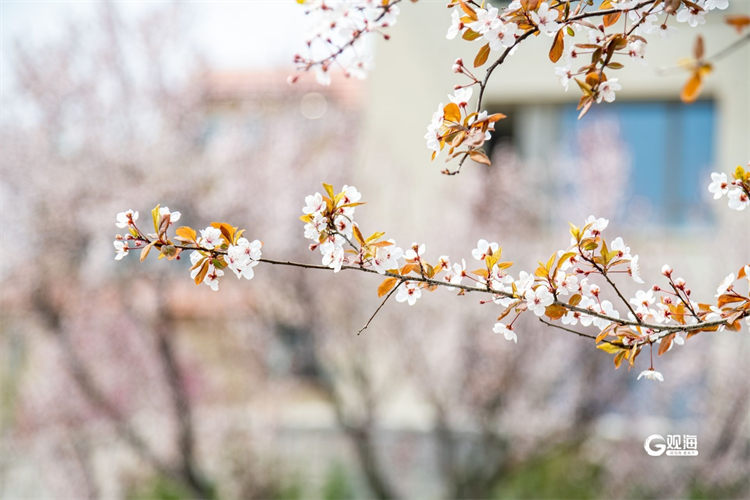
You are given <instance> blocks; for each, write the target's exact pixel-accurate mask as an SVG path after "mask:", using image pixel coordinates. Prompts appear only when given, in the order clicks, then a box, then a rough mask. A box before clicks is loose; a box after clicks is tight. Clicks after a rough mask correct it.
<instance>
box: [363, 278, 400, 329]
mask: <svg viewBox="0 0 750 500" xmlns="http://www.w3.org/2000/svg"><path fill="white" fill-rule="evenodd" d="M403 282H404V280H401V281H399V282H398V283H397V284H396V286H394V287H393V288H392V289H391V291H390V292H388V295H386V296H385V298H384V299H383V302H381V303H380V305H379V306H378V308H377V309H375V312H374V313H372V316H370V319H368V320H367V323H365V326H363V327H362V328H360V329H359V331H358V332H357V335H359V334H361V333H362V332H364V331H365V330H367V327H368V326H370V323H372V320H374V319H375V316H377V315H378V313H379V312H380V310H381V309H382V308H383V306H384V305H385V303H386V302H388V299H390V298H391V295H393V292H395V291H396V289H397V288H398V287H400V286H401V283H403Z"/></svg>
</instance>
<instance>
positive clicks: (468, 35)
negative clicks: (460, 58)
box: [461, 28, 482, 42]
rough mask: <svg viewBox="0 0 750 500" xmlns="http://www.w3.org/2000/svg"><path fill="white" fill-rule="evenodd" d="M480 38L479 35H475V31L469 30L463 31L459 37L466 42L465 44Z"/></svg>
mask: <svg viewBox="0 0 750 500" xmlns="http://www.w3.org/2000/svg"><path fill="white" fill-rule="evenodd" d="M480 36H482V34H481V33H477V32H476V31H474V30H472V29H471V28H466V31H464V34H463V35H461V38H463V39H464V40H466V41H467V42H472V41H474V40H476V39H477V38H479V37H480Z"/></svg>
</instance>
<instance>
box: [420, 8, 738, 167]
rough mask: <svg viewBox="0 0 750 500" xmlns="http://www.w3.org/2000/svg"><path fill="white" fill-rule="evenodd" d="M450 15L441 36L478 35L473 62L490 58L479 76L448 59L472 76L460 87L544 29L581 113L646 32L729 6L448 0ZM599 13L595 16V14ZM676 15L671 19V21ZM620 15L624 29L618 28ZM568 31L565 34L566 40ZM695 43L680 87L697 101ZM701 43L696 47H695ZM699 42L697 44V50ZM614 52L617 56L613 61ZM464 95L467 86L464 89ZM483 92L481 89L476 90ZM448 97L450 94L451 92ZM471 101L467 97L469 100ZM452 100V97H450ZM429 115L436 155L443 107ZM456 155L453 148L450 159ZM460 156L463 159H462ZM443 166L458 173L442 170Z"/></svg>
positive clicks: (602, 97) (607, 95) (701, 66)
mask: <svg viewBox="0 0 750 500" xmlns="http://www.w3.org/2000/svg"><path fill="white" fill-rule="evenodd" d="M448 7H449V8H450V9H451V22H450V25H449V27H448V31H447V33H446V38H448V39H454V38H456V37H460V38H462V39H464V40H466V41H469V42H474V41H479V42H480V43H481V44H482V45H481V47H480V48H479V50H478V51H477V53H476V56H475V58H474V61H473V66H474V67H475V68H477V67H480V66H483V65H484V64H485V63H486V62H487V61H488V60H489V58H490V57H492V58H494V59H495V63H494V64H493V66H492V67H491V68H490V69H489V70H488V71H487V75H486V76H485V78H484V80H481V79H479V78H477V77H476V76H474V75H473V74H472V72H471V70H469V68H468V67H467V66H466V65H465V64H464V63H463V61H462V60H461V59H458V60H457V61H456V62H455V63H454V65H453V71H454V72H455V73H459V74H462V75H463V76H465V77H468V78H469V83H467V84H464V85H457V86H456V89H458V90H460V91H461V92H462V93H466V91H470V90H471V87H472V86H475V85H476V86H478V87H479V88H480V89H481V90H484V88H485V86H486V85H487V83H488V79H489V76H490V74H491V73H492V70H493V69H494V66H496V65H497V64H500V63H502V62H503V61H504V60H505V58H506V57H510V56H512V55H513V54H514V52H515V51H516V49H517V47H518V44H519V43H520V42H521V41H523V40H524V39H525V38H527V37H528V36H530V35H540V34H541V35H545V36H548V37H550V38H552V45H551V48H550V51H549V59H550V60H551V61H552V62H553V63H560V64H558V66H556V67H555V75H557V76H558V77H559V78H560V82H561V84H562V86H563V87H564V89H565V90H566V91H567V90H568V89H569V87H570V83H571V82H575V83H576V85H577V87H578V88H579V90H580V91H581V94H582V96H581V99H580V101H579V103H578V109H579V110H580V115H579V116H583V115H584V114H585V113H586V112H587V111H588V110H589V109H590V108H591V106H592V105H593V104H595V103H601V102H613V101H614V100H615V99H616V92H617V91H619V90H621V89H622V85H621V84H620V83H619V81H618V79H617V78H611V77H610V76H609V73H610V72H611V71H612V70H617V69H620V68H622V67H623V66H624V62H627V61H628V60H634V61H638V62H643V61H644V57H645V52H646V47H647V43H648V42H647V37H649V36H653V35H654V34H659V35H661V36H666V35H667V34H668V33H669V31H671V30H673V29H674V27H673V25H674V23H675V22H676V23H686V24H688V25H690V26H692V27H695V26H698V25H700V24H703V23H705V15H706V14H707V13H708V12H710V11H711V10H714V9H722V10H723V9H726V8H727V7H728V1H727V0H696V1H686V0H670V1H655V0H651V1H637V0H601V1H600V2H598V4H597V2H578V3H577V4H576V5H575V6H572V5H571V2H553V1H551V0H513V1H512V2H510V3H509V4H508V5H507V6H505V7H504V8H502V9H500V8H497V7H494V6H492V5H491V4H490V3H489V2H482V3H481V6H480V5H478V4H476V3H475V2H468V1H465V0H450V1H449V2H448ZM596 18H599V19H598V21H597V19H596ZM672 19H673V20H674V22H671V23H670V21H671V20H672ZM620 20H622V29H619V28H617V27H616V25H617V24H618V22H619V21H620ZM566 38H567V39H568V41H567V43H566ZM699 42H700V43H697V48H696V52H698V55H697V56H696V61H698V62H697V63H696V64H695V65H694V66H695V68H693V70H692V72H693V75H692V77H691V79H690V80H689V81H688V84H687V85H686V89H684V90H683V93H682V97H683V100H686V101H689V100H694V99H695V98H696V97H697V93H698V91H699V89H700V85H701V78H702V77H703V76H704V75H705V74H706V73H707V72H709V71H710V65H709V64H707V63H703V62H702V61H700V60H701V59H702V40H699ZM698 46H699V47H698ZM698 49H700V50H698ZM617 59H619V60H617ZM468 95H469V97H470V96H471V93H469V94H468ZM481 95H482V93H481V92H480V96H481ZM451 100H452V101H453V97H451ZM466 100H467V101H468V99H466ZM454 102H455V101H454ZM481 107H482V102H481V97H480V99H479V101H478V102H477V105H476V112H477V113H481ZM441 108H442V104H441V105H440V106H439V109H438V112H437V113H435V115H433V119H432V121H431V122H430V124H429V126H428V129H427V134H426V135H425V138H426V140H427V148H428V149H429V150H431V151H432V157H433V159H434V158H435V155H436V153H437V152H439V151H440V150H442V146H443V143H442V142H441V137H442V136H443V135H444V134H441V132H443V131H444V130H441V128H442V127H443V124H442V119H441V118H442V115H445V114H446V113H445V112H442V111H441ZM462 139H463V140H466V141H467V143H469V144H470V149H472V150H476V149H477V148H478V147H479V146H481V142H484V141H480V143H479V146H474V147H471V142H472V141H471V140H470V139H469V138H463V137H457V136H455V135H454V136H452V137H451V140H450V141H448V142H449V143H450V144H451V146H452V147H454V148H455V147H458V146H459V145H461V143H462ZM456 156H457V155H450V156H449V158H448V159H451V158H455V157H456ZM466 156H468V155H463V156H461V163H463V161H464V160H465V159H466ZM469 157H471V158H472V159H475V160H477V161H480V163H489V160H487V161H483V160H484V159H485V158H486V156H484V155H480V154H478V153H477V154H475V155H472V156H469ZM444 173H455V172H451V171H449V170H444Z"/></svg>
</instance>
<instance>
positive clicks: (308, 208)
mask: <svg viewBox="0 0 750 500" xmlns="http://www.w3.org/2000/svg"><path fill="white" fill-rule="evenodd" d="M740 170H741V172H740ZM735 175H741V176H742V179H743V181H742V183H741V184H742V186H745V184H744V182H745V180H744V179H745V177H746V174H745V172H744V170H743V169H739V170H738V171H736V172H735ZM748 180H750V179H748ZM743 189H744V188H743ZM323 190H324V193H315V194H313V195H310V196H307V197H306V198H305V206H304V207H303V209H302V212H303V215H302V217H301V220H302V222H303V223H304V224H305V226H304V234H305V237H306V238H307V239H309V240H312V243H311V244H310V250H313V251H315V250H317V251H319V252H320V254H321V258H322V262H321V264H307V263H301V262H292V261H282V260H274V259H268V258H263V257H262V254H261V248H262V243H261V242H260V241H259V240H253V241H252V242H251V241H249V240H248V239H247V238H245V237H244V236H243V234H244V230H241V229H238V228H237V227H234V226H232V225H230V224H228V223H225V222H213V223H211V224H210V225H209V226H208V227H206V228H205V229H201V230H200V231H196V230H195V229H193V228H190V227H187V226H182V227H178V228H177V229H176V230H175V236H174V237H172V236H170V235H169V229H170V227H171V226H173V224H174V223H175V222H177V221H178V220H179V219H180V213H179V212H175V211H170V210H169V208H168V207H160V206H159V205H157V206H156V207H155V208H154V209H153V210H152V212H151V215H152V219H153V225H154V231H155V232H154V233H149V234H146V233H144V232H143V231H142V230H141V229H140V228H139V227H138V226H137V224H136V220H137V219H138V213H137V212H134V211H132V210H129V211H126V212H121V213H120V214H118V215H117V219H116V220H117V222H116V224H117V226H118V227H120V228H123V229H125V228H127V230H128V234H126V235H125V236H122V235H117V236H116V239H115V242H114V246H115V250H116V255H115V259H116V260H120V259H122V258H123V257H124V256H125V255H127V254H128V253H129V252H130V251H131V250H140V256H141V260H144V259H145V258H146V257H147V256H148V254H149V252H150V251H151V250H152V249H155V250H156V251H158V252H159V258H167V259H168V260H174V259H179V258H180V255H181V253H182V252H183V251H190V252H191V253H190V262H191V264H192V266H191V269H190V276H191V278H193V280H194V281H195V283H196V284H200V283H205V284H206V285H208V286H209V287H210V288H211V289H213V290H218V288H219V279H220V278H221V277H222V276H223V275H224V271H225V270H226V269H230V270H231V271H233V272H234V273H235V275H236V276H237V277H238V278H245V279H252V278H253V276H254V271H253V268H254V267H255V266H256V265H258V264H259V263H266V264H272V265H282V266H290V267H297V268H304V269H319V270H328V271H333V272H334V273H337V272H339V271H341V270H342V269H343V270H351V271H360V272H366V273H371V274H379V275H381V276H383V278H384V280H383V281H382V282H381V284H380V285H379V286H378V289H377V292H378V295H379V296H381V297H383V296H384V297H385V298H384V299H383V301H382V302H381V303H380V305H379V306H378V308H377V309H376V310H375V312H374V313H373V314H372V315H371V316H370V318H369V319H368V321H367V323H366V324H365V325H364V326H363V327H362V328H361V329H360V330H359V332H358V334H359V333H361V332H362V331H364V330H365V329H367V328H368V327H369V325H370V324H371V323H372V321H373V320H374V318H375V317H376V316H377V314H378V313H379V312H380V310H381V309H382V308H383V306H384V305H385V303H386V302H387V301H388V300H389V299H390V297H391V296H392V295H394V294H395V297H396V301H397V302H407V303H408V304H409V305H414V304H415V303H416V302H417V300H418V299H419V298H421V296H422V292H423V291H434V290H436V289H438V288H446V289H448V290H453V291H457V292H458V294H459V295H465V294H466V293H470V292H474V293H479V294H483V295H488V296H489V297H490V298H489V300H483V301H482V303H483V304H487V303H494V304H496V305H498V306H500V313H499V316H498V317H497V322H496V323H495V326H494V328H493V331H495V332H496V333H502V334H503V335H504V337H505V338H506V339H507V340H512V341H514V342H517V334H516V332H515V330H514V324H515V322H516V321H517V320H518V318H519V317H520V316H521V315H523V314H526V313H527V312H531V313H532V314H533V315H535V316H537V317H538V318H540V320H542V322H543V323H545V324H549V325H551V326H555V327H557V328H559V329H561V330H563V331H566V332H569V333H575V334H576V335H578V336H581V337H587V338H592V339H595V341H596V343H597V347H598V348H599V349H601V350H604V351H606V352H608V353H610V354H613V355H614V363H615V365H616V366H619V365H620V364H621V363H622V361H623V360H628V361H629V364H630V365H631V366H632V365H633V364H634V361H635V358H636V357H637V355H638V354H639V353H640V351H641V349H642V348H643V347H645V346H649V347H652V346H653V344H655V343H656V344H660V347H659V352H658V354H663V353H664V352H666V351H667V350H669V349H670V348H671V347H672V345H673V344H677V345H682V344H684V342H685V340H686V339H687V338H690V337H691V336H693V335H696V334H698V333H700V332H707V331H716V330H720V329H724V328H727V329H732V330H738V329H739V328H740V325H741V320H742V319H743V318H744V319H746V321H747V322H748V323H750V293H748V295H742V294H741V293H739V292H738V291H737V289H736V288H735V286H734V283H735V281H737V280H741V279H743V278H747V280H748V282H750V265H747V266H744V267H743V268H741V269H740V270H739V271H738V273H737V274H736V277H735V274H734V273H733V274H730V275H729V276H727V278H725V280H724V282H722V284H721V285H720V286H719V289H718V290H717V294H716V298H717V299H718V300H717V302H716V305H712V304H705V303H697V302H693V301H692V300H691V299H690V290H689V289H687V287H686V284H685V281H684V280H682V279H681V278H677V279H673V277H672V274H673V270H672V268H671V267H669V266H664V267H663V268H662V274H663V275H664V276H665V277H666V278H667V279H668V281H669V284H670V287H671V288H672V290H673V291H672V292H667V291H664V290H662V289H661V288H660V287H658V286H656V285H654V286H653V287H651V288H650V289H648V290H645V291H644V290H639V291H638V292H637V293H636V295H635V296H634V297H633V298H630V299H629V300H628V299H627V298H626V297H625V295H624V294H623V293H622V291H621V290H620V288H619V287H618V285H617V283H616V282H615V281H614V280H613V279H612V277H611V275H612V273H621V274H627V275H629V276H630V277H631V278H632V279H633V280H634V281H635V282H636V283H643V280H642V279H641V278H640V275H639V264H638V259H639V257H638V256H637V255H632V254H631V251H630V248H629V247H627V246H626V245H625V243H624V242H623V240H622V238H620V237H617V238H615V239H614V240H611V241H607V240H606V239H605V238H604V237H603V231H604V230H605V229H606V228H607V226H608V224H609V221H607V220H606V219H602V218H596V217H593V216H591V217H589V218H588V219H587V220H586V222H585V224H584V225H583V226H582V227H580V228H579V227H577V226H575V225H572V224H571V228H570V234H571V244H570V246H569V247H567V248H563V249H560V250H558V251H556V252H555V253H553V254H552V256H551V257H550V258H549V259H548V260H546V262H545V261H540V262H539V266H538V267H537V268H536V269H535V270H534V271H533V272H526V271H521V272H520V273H519V274H518V277H517V278H514V277H513V276H511V275H510V274H509V273H508V272H507V271H508V269H510V268H511V267H512V265H513V263H512V262H509V261H501V260H500V259H501V255H502V249H501V248H500V246H499V244H498V243H496V242H488V241H487V240H484V239H480V240H479V241H478V242H477V247H476V248H475V249H474V250H472V252H471V254H472V257H473V258H474V259H475V260H476V261H479V262H480V263H481V267H479V268H478V269H475V270H468V269H467V265H466V260H465V259H461V260H460V262H451V260H450V259H449V258H448V257H447V256H441V257H439V258H438V259H437V261H433V263H430V262H429V261H428V260H427V258H426V257H425V245H424V244H417V243H413V244H412V245H411V246H410V247H409V248H407V249H406V250H404V249H402V248H401V247H398V246H397V245H396V242H395V241H394V240H385V239H384V236H385V233H383V232H375V233H373V234H371V235H370V236H369V237H365V236H364V235H363V233H362V231H361V229H360V227H359V225H358V224H357V223H356V222H355V219H354V214H355V211H356V208H357V207H359V206H361V205H362V204H363V203H362V202H361V201H360V199H361V194H360V193H359V191H358V190H357V189H356V188H355V187H353V186H346V185H345V186H344V187H343V189H342V190H341V191H340V192H338V193H336V192H335V190H334V189H333V186H331V185H329V184H323ZM345 247H346V248H345ZM597 275H599V276H601V277H602V278H603V279H604V280H605V281H606V282H607V283H608V285H609V286H610V287H611V288H612V289H613V291H614V292H615V294H616V295H617V296H618V297H619V299H620V300H621V301H622V302H623V303H624V304H625V306H626V307H627V311H628V312H627V314H626V315H625V316H624V317H622V316H621V315H620V312H619V311H617V310H616V309H615V308H614V306H613V304H612V303H611V302H610V301H609V300H606V299H605V298H604V297H603V295H602V292H601V290H600V288H599V287H598V286H597V285H596V284H595V283H593V281H591V278H593V277H594V276H597ZM464 280H467V281H468V283H464ZM655 293H657V294H659V293H660V295H655ZM673 297H676V298H677V302H675V300H673ZM657 299H658V300H657ZM506 318H511V319H510V320H508V319H506ZM543 318H546V319H543ZM554 321H560V322H561V323H562V325H564V326H561V325H559V324H555V323H551V322H554ZM579 323H580V324H581V326H583V327H589V326H591V325H593V326H595V327H596V328H597V329H598V333H597V334H596V335H593V334H588V333H584V332H580V331H577V330H575V329H573V328H572V327H573V326H575V325H577V324H579ZM650 370H652V371H653V365H651V367H650Z"/></svg>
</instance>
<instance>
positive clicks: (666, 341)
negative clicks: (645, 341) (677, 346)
mask: <svg viewBox="0 0 750 500" xmlns="http://www.w3.org/2000/svg"><path fill="white" fill-rule="evenodd" d="M674 336H675V334H674V333H670V334H669V335H667V336H666V337H664V338H663V339H661V344H660V345H659V352H658V353H657V354H658V355H659V356H661V355H662V354H664V353H665V352H667V350H668V349H669V346H671V345H672V339H673V338H674Z"/></svg>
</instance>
